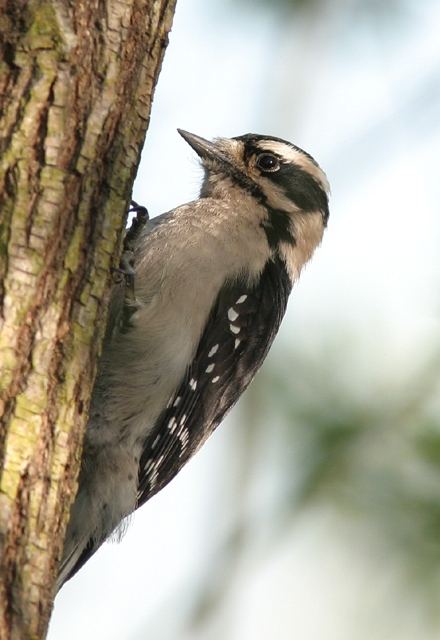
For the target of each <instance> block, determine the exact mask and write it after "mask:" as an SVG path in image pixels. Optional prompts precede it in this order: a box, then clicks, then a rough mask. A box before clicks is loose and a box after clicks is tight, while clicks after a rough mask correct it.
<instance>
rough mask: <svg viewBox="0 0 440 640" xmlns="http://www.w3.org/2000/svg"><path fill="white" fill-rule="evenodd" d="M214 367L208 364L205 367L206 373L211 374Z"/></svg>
mask: <svg viewBox="0 0 440 640" xmlns="http://www.w3.org/2000/svg"><path fill="white" fill-rule="evenodd" d="M214 367H215V364H209V365H208V366H207V367H206V373H211V371H212V370H213V369H214Z"/></svg>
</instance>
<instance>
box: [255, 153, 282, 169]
mask: <svg viewBox="0 0 440 640" xmlns="http://www.w3.org/2000/svg"><path fill="white" fill-rule="evenodd" d="M255 164H256V165H257V167H258V168H259V169H261V171H278V169H279V168H280V161H279V160H278V158H277V157H276V156H273V155H272V154H271V153H262V154H261V155H259V156H258V157H257V160H256V163H255Z"/></svg>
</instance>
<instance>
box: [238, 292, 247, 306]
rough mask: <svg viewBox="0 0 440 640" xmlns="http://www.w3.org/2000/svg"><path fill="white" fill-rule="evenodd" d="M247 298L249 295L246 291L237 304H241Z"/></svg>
mask: <svg viewBox="0 0 440 640" xmlns="http://www.w3.org/2000/svg"><path fill="white" fill-rule="evenodd" d="M246 299H247V295H246V294H245V293H244V294H243V295H242V296H240V297H239V298H238V300H237V302H236V303H235V304H241V303H242V302H244V301H245V300H246Z"/></svg>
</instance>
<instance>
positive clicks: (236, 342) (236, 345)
mask: <svg viewBox="0 0 440 640" xmlns="http://www.w3.org/2000/svg"><path fill="white" fill-rule="evenodd" d="M240 342H241V340H240V338H236V340H235V344H234V349H236V348H237V347H238V345H239V344H240Z"/></svg>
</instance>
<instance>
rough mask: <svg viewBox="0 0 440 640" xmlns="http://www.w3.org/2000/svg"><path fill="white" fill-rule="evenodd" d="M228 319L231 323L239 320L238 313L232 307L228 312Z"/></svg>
mask: <svg viewBox="0 0 440 640" xmlns="http://www.w3.org/2000/svg"><path fill="white" fill-rule="evenodd" d="M228 318H229V320H230V321H231V322H234V320H237V318H238V313H237V312H236V311H235V309H233V308H232V307H231V308H230V309H229V311H228Z"/></svg>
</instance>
